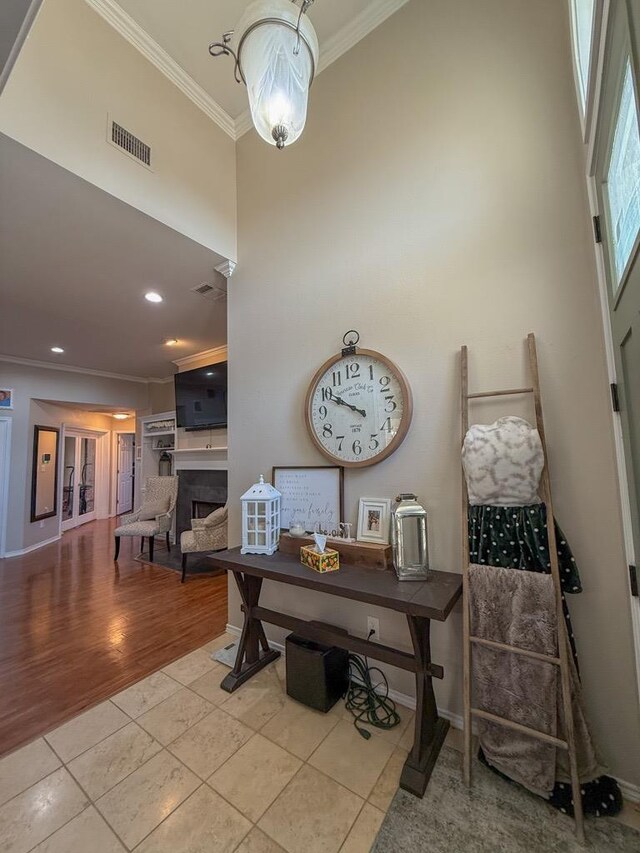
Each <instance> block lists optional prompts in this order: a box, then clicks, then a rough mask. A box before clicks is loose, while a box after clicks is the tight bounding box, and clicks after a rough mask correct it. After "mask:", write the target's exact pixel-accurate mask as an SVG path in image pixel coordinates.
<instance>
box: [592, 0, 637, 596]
mask: <svg viewBox="0 0 640 853" xmlns="http://www.w3.org/2000/svg"><path fill="white" fill-rule="evenodd" d="M638 23H639V22H638V21H636V24H635V26H638ZM633 27H634V23H633V21H632V20H631V18H630V16H629V6H628V5H627V3H625V2H620V3H613V4H611V12H610V19H609V22H608V27H607V42H606V48H605V65H604V71H603V79H602V90H601V101H600V108H599V110H598V119H597V122H598V123H597V127H596V133H597V136H596V140H597V142H596V171H595V179H596V191H597V194H598V209H599V214H600V228H601V236H602V250H603V255H604V261H605V268H606V276H607V291H608V301H609V315H610V321H611V330H612V336H613V344H614V350H615V361H616V378H617V386H618V397H619V405H620V417H621V426H622V433H623V443H624V452H625V466H626V473H627V481H628V490H629V502H630V509H631V527H632V536H633V545H634V553H635V559H636V562H637V561H638V560H639V559H640V517H639V508H640V118H639V117H640V99H639V95H638V83H639V81H640V72H639V68H640V65H639V62H638V56H637V55H636V54H635V52H634V39H635V44H640V32H638V33H636V34H635V37H634V33H633ZM632 591H633V588H632Z"/></svg>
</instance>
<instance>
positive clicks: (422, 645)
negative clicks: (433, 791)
mask: <svg viewBox="0 0 640 853" xmlns="http://www.w3.org/2000/svg"><path fill="white" fill-rule="evenodd" d="M407 620H408V622H409V630H410V632H411V641H412V643H413V650H414V653H415V657H416V718H415V735H414V741H413V748H412V750H411V752H410V753H409V757H408V758H407V760H406V761H405V763H404V767H403V770H402V775H401V777H400V787H401V788H404V790H405V791H409V792H410V793H412V794H415V795H416V796H417V797H422V796H424V792H425V790H426V788H427V784H428V782H429V777H430V776H431V773H432V771H433V768H434V766H435V763H436V760H437V758H438V754H439V752H440V749H441V747H442V744H443V743H444V739H445V737H446V734H447V730H448V728H449V722H448V721H447V720H443V719H442V717H439V716H438V709H437V707H436V697H435V695H434V692H433V684H432V679H431V643H430V638H429V630H430V620H429V619H424V618H422V617H420V616H409V615H408V616H407Z"/></svg>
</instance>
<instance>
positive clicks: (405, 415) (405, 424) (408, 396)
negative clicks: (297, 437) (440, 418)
mask: <svg viewBox="0 0 640 853" xmlns="http://www.w3.org/2000/svg"><path fill="white" fill-rule="evenodd" d="M353 355H365V356H366V355H368V356H370V357H371V358H374V359H376V360H377V361H381V362H382V363H383V364H385V365H386V366H387V368H388V369H389V371H390V372H391V373H393V375H394V376H395V377H396V379H397V380H398V383H399V385H400V387H401V389H402V396H403V399H404V409H403V412H402V420H401V421H400V426H399V427H398V431H397V432H396V434H395V436H394V437H393V440H392V441H391V442H390V443H389V444H388V445H387V446H386V447H385V449H384V450H383V451H382V452H381V453H379V454H378V455H377V456H373V457H372V458H371V459H364V460H363V461H362V462H347V461H345V460H344V459H341V458H340V457H339V456H334V455H333V453H330V452H329V451H328V450H327V449H326V447H324V445H323V444H322V443H321V442H320V441H319V440H318V437H317V436H316V434H315V432H314V430H313V424H312V421H311V414H310V404H311V400H312V398H313V395H314V392H315V390H316V387H317V385H318V382H319V380H320V377H321V376H323V374H324V373H325V372H326V371H327V370H328V369H329V368H330V367H331V366H332V365H334V364H337V363H338V362H339V361H342V359H343V358H345V357H346V356H345V355H344V354H343V353H342V352H339V353H337V354H336V355H332V356H331V358H328V359H327V360H326V361H325V362H324V364H322V365H321V366H320V367H319V368H318V370H316V372H315V374H314V376H313V379H312V380H311V382H310V384H309V388H308V389H307V394H306V397H305V401H304V420H305V424H306V426H307V431H308V433H309V435H310V436H311V440H312V441H313V443H314V444H315V446H316V447H317V448H318V450H319V451H320V453H322V455H323V456H325V457H326V458H327V459H330V460H331V462H333V464H334V465H341V466H342V467H343V468H366V467H368V466H369V465H377V463H378V462H382V460H383V459H387V457H389V456H391V454H392V453H394V452H395V451H396V450H397V449H398V448H399V447H400V445H401V444H402V442H403V441H404V439H405V437H406V435H407V432H408V431H409V426H410V425H411V420H412V418H413V394H412V393H411V386H410V385H409V382H408V381H407V377H406V376H405V375H404V373H403V372H402V370H400V368H399V367H398V365H397V364H394V362H393V361H391V359H390V358H387V357H386V355H382V353H380V352H376V350H372V349H361V348H360V347H354V352H353Z"/></svg>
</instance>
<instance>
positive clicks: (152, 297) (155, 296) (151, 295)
mask: <svg viewBox="0 0 640 853" xmlns="http://www.w3.org/2000/svg"><path fill="white" fill-rule="evenodd" d="M144 298H145V299H146V300H147V302H162V296H160V294H159V293H156V292H155V290H150V291H149V292H148V293H145V295H144Z"/></svg>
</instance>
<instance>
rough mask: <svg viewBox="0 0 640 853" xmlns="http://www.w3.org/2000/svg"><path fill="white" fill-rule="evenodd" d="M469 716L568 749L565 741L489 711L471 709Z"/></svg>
mask: <svg viewBox="0 0 640 853" xmlns="http://www.w3.org/2000/svg"><path fill="white" fill-rule="evenodd" d="M471 714H472V716H474V717H481V718H482V719H483V720H488V721H489V722H490V723H498V724H499V725H501V726H506V727H507V728H509V729H515V730H516V731H517V732H522V734H525V735H531V737H535V738H537V739H538V740H544V741H546V742H547V743H552V744H553V745H554V746H559V747H560V748H561V749H569V744H568V743H567V742H566V740H560V738H558V737H554V736H553V735H548V734H547V733H546V732H540V731H538V729H532V728H530V727H529V726H523V725H522V723H516V722H514V721H513V720H508V719H507V718H506V717H499V716H498V715H497V714H490V713H489V711H481V710H480V708H471Z"/></svg>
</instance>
